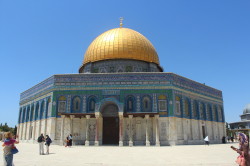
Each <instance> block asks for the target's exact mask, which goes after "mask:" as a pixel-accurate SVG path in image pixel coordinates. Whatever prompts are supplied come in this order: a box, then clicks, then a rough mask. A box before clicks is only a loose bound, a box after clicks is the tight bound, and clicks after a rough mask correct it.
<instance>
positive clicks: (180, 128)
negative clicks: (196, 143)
mask: <svg viewBox="0 0 250 166" xmlns="http://www.w3.org/2000/svg"><path fill="white" fill-rule="evenodd" d="M176 126H177V139H178V140H183V139H184V136H183V124H182V119H180V118H176Z"/></svg>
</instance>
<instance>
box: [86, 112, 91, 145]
mask: <svg viewBox="0 0 250 166" xmlns="http://www.w3.org/2000/svg"><path fill="white" fill-rule="evenodd" d="M89 119H90V115H86V141H85V146H89Z"/></svg>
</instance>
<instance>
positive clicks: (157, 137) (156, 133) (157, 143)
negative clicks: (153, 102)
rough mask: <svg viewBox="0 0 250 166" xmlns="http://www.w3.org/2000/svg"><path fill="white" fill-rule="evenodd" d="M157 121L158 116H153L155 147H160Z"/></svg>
mask: <svg viewBox="0 0 250 166" xmlns="http://www.w3.org/2000/svg"><path fill="white" fill-rule="evenodd" d="M158 119H159V115H155V146H160V139H159V123H158Z"/></svg>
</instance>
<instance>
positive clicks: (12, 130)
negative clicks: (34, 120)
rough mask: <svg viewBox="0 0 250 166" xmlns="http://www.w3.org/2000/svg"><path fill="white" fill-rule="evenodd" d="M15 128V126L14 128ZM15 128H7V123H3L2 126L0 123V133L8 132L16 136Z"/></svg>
mask: <svg viewBox="0 0 250 166" xmlns="http://www.w3.org/2000/svg"><path fill="white" fill-rule="evenodd" d="M15 128H16V126H15ZM15 128H13V127H9V126H8V124H7V123H4V125H3V124H2V123H0V131H2V132H7V131H10V132H11V133H13V134H16V133H15V132H14V131H15Z"/></svg>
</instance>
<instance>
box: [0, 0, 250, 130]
mask: <svg viewBox="0 0 250 166" xmlns="http://www.w3.org/2000/svg"><path fill="white" fill-rule="evenodd" d="M121 16H122V17H124V27H127V28H131V29H134V30H136V31H138V32H140V33H142V34H143V35H144V36H146V37H147V38H148V39H149V40H150V41H151V42H152V44H153V45H154V46H155V48H156V50H157V52H158V55H159V58H160V63H161V66H163V68H164V70H165V72H173V73H176V74H179V75H181V76H184V77H187V78H190V79H192V80H195V81H198V82H200V83H206V85H208V86H212V87H214V88H216V89H219V90H222V92H223V98H224V109H225V117H226V121H227V122H234V121H238V120H240V118H239V115H240V114H242V110H243V108H244V107H245V105H246V104H248V103H250V1H249V0H219V1H218V0H207V1H205V0H203V1H201V0H188V1H187V0H171V1H169V0H162V1H145V0H141V1H136V0H126V1H118V0H114V1H108V0H105V1H102V0H100V1H94V0H91V1H90V0H86V1H83V0H67V1H66V0H53V1H51V0H36V1H34V0H23V1H18V0H11V1H8V0H0V62H1V63H0V74H1V81H0V88H1V89H0V92H1V95H0V123H5V122H7V123H8V124H9V125H10V126H14V125H16V124H17V119H18V111H19V98H20V93H21V92H23V91H25V90H27V89H28V88H31V87H32V86H34V85H35V84H37V83H39V82H41V81H43V80H44V79H46V78H48V77H50V76H52V75H54V74H65V73H77V72H78V69H79V67H80V65H81V63H82V60H83V55H84V53H85V51H86V49H87V47H88V46H89V44H90V43H91V41H92V40H93V39H94V38H95V37H97V36H98V35H100V34H101V33H103V32H105V31H107V30H109V29H112V28H117V27H119V17H121Z"/></svg>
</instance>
